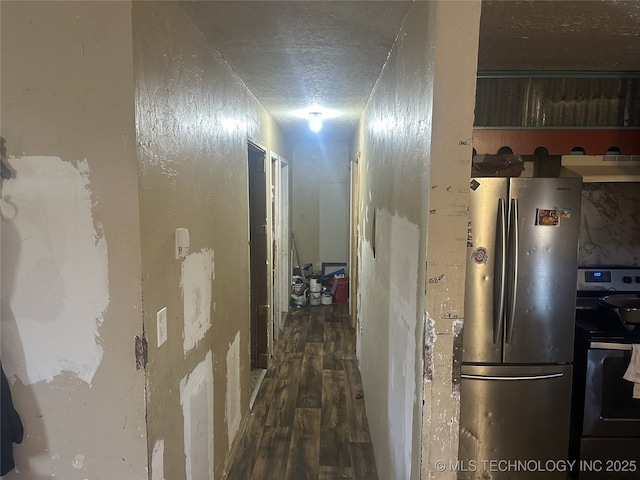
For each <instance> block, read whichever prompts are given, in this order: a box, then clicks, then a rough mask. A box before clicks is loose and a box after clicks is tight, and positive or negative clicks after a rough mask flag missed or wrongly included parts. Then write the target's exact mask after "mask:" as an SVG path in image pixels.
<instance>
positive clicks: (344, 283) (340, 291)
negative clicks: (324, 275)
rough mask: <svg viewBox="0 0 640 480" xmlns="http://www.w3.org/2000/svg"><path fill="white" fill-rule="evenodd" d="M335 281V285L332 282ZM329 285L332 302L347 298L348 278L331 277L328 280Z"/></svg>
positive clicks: (344, 300) (342, 301)
mask: <svg viewBox="0 0 640 480" xmlns="http://www.w3.org/2000/svg"><path fill="white" fill-rule="evenodd" d="M336 282H337V285H335V287H334V284H335V283H336ZM329 287H330V288H331V291H332V292H335V293H334V294H333V302H334V303H344V302H346V301H347V300H348V299H349V279H348V278H332V279H331V280H329Z"/></svg>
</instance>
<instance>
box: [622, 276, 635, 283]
mask: <svg viewBox="0 0 640 480" xmlns="http://www.w3.org/2000/svg"><path fill="white" fill-rule="evenodd" d="M622 281H623V282H624V283H631V282H633V277H630V276H628V275H625V276H624V277H622Z"/></svg>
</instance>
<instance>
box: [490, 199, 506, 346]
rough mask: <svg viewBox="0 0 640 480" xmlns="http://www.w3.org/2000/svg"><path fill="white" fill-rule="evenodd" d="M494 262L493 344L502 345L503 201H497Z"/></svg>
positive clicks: (504, 212) (503, 275)
mask: <svg viewBox="0 0 640 480" xmlns="http://www.w3.org/2000/svg"><path fill="white" fill-rule="evenodd" d="M495 253H496V261H495V264H494V274H493V281H494V284H493V292H494V295H493V299H494V305H493V343H494V344H496V345H497V344H500V343H502V336H503V331H502V330H503V326H504V284H505V273H506V272H505V269H506V266H507V257H506V255H507V212H506V208H505V199H504V198H499V199H498V218H497V221H496V252H495Z"/></svg>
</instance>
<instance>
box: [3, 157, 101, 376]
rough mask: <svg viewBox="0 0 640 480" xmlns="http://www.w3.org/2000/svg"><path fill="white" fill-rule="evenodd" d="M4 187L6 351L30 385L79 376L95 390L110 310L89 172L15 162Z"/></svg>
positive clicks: (7, 364)
mask: <svg viewBox="0 0 640 480" xmlns="http://www.w3.org/2000/svg"><path fill="white" fill-rule="evenodd" d="M9 160H10V163H11V166H12V167H13V168H14V169H15V172H16V174H15V176H14V177H12V178H11V179H9V180H5V181H4V183H3V187H2V196H3V200H2V211H3V219H2V351H3V361H4V368H5V371H6V373H7V375H9V377H17V378H19V379H20V380H21V381H22V382H23V383H24V384H31V383H35V382H39V381H41V380H45V381H51V380H53V378H54V377H55V376H56V375H58V374H60V373H62V372H65V371H66V372H73V373H75V374H76V375H77V376H78V378H80V379H81V380H83V381H85V382H87V383H91V380H92V378H93V375H94V374H95V372H96V370H97V368H98V366H99V365H100V362H101V360H102V353H103V350H102V346H101V341H100V339H99V333H98V328H99V327H100V325H101V324H102V322H103V320H104V316H103V315H104V312H105V310H106V308H107V306H108V305H109V277H108V255H107V243H106V241H105V239H104V237H103V236H102V232H101V231H96V228H95V224H94V219H93V215H92V206H93V205H92V202H91V190H90V181H89V165H88V163H87V161H86V160H85V161H82V162H78V164H77V166H74V165H73V164H72V163H70V162H66V161H63V160H62V159H60V158H58V157H17V158H16V157H12V158H10V159H9Z"/></svg>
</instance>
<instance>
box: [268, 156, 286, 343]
mask: <svg viewBox="0 0 640 480" xmlns="http://www.w3.org/2000/svg"><path fill="white" fill-rule="evenodd" d="M270 156H271V175H272V179H271V185H272V188H273V210H272V211H273V219H272V226H273V228H272V230H273V262H272V265H273V302H272V312H273V316H272V321H273V338H274V340H277V339H278V336H279V334H280V331H281V329H282V326H283V324H284V320H285V317H286V314H287V312H288V310H289V293H290V291H289V290H290V286H289V283H290V278H291V260H290V259H291V255H290V245H289V239H290V236H291V235H290V233H289V232H290V226H289V218H290V215H289V205H290V201H289V195H290V181H289V172H290V171H289V162H288V161H287V160H286V159H284V158H283V157H282V156H280V155H278V154H277V153H275V152H273V151H271V155H270Z"/></svg>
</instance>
